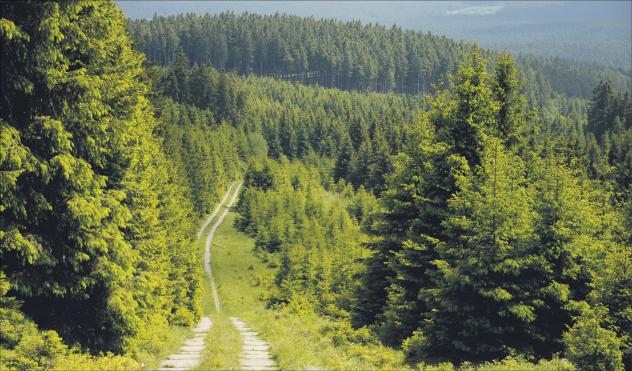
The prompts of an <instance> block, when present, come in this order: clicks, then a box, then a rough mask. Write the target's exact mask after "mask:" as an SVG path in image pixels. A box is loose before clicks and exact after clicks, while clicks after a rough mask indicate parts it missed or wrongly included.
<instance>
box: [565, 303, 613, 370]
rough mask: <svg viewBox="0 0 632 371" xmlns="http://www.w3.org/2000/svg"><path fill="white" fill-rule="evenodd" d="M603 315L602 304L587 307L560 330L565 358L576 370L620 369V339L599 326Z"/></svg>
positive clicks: (604, 311) (604, 312)
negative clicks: (588, 308)
mask: <svg viewBox="0 0 632 371" xmlns="http://www.w3.org/2000/svg"><path fill="white" fill-rule="evenodd" d="M605 315H606V310H605V308H603V307H598V308H594V309H591V310H588V311H586V312H584V313H583V314H582V315H581V316H580V317H578V318H577V320H576V322H575V324H574V325H573V327H571V328H570V329H569V330H568V331H567V332H566V333H564V344H565V346H566V357H567V358H568V359H569V360H570V361H571V362H573V364H575V365H576V366H577V367H578V368H579V369H580V370H595V371H596V370H600V371H601V370H603V371H607V370H623V361H622V356H623V354H622V352H621V340H620V339H619V338H618V337H617V334H616V333H615V332H614V331H611V330H609V329H606V328H604V327H602V325H601V322H600V320H599V319H600V318H604V317H605Z"/></svg>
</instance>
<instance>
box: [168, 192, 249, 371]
mask: <svg viewBox="0 0 632 371" xmlns="http://www.w3.org/2000/svg"><path fill="white" fill-rule="evenodd" d="M233 186H234V184H231V185H230V186H229V187H228V190H227V191H226V194H225V195H224V197H223V198H222V200H221V201H220V203H219V204H218V205H217V207H216V208H215V210H214V211H213V213H212V214H211V215H210V216H209V217H208V219H207V220H206V222H204V224H203V225H202V227H201V228H200V231H199V232H198V239H199V238H200V236H201V235H202V233H203V232H204V230H205V229H206V227H207V226H208V225H209V224H210V223H211V221H213V219H214V218H215V216H217V213H218V212H219V210H221V208H222V205H224V203H226V200H227V199H228V196H229V195H230V191H231V190H232V189H233ZM240 186H241V184H240ZM237 191H239V188H237ZM234 199H235V196H233V199H232V200H231V204H232V202H234ZM224 216H225V215H223V216H222V220H223V217H224ZM220 223H221V221H220ZM216 229H217V228H216V227H214V229H213V230H212V231H211V233H215V230H216ZM207 246H208V241H207ZM207 249H208V247H207ZM208 259H209V260H210V256H209V258H208ZM205 260H206V257H205ZM212 325H213V323H212V322H211V319H210V318H209V317H202V318H201V319H200V322H198V324H197V327H195V328H194V329H193V333H194V336H193V338H189V339H186V340H185V341H184V344H183V345H182V346H180V349H179V351H178V353H175V354H172V355H170V356H169V358H167V359H165V360H163V361H161V362H160V366H159V367H160V368H158V370H161V371H175V370H190V369H193V368H196V367H198V365H199V364H200V360H201V359H202V352H203V351H204V349H206V336H207V335H208V332H209V331H210V329H211V326H212Z"/></svg>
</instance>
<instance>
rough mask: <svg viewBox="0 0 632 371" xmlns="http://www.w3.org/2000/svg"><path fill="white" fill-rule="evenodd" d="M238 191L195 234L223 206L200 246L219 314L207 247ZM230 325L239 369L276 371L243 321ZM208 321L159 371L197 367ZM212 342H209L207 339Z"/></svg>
mask: <svg viewBox="0 0 632 371" xmlns="http://www.w3.org/2000/svg"><path fill="white" fill-rule="evenodd" d="M233 188H235V190H234V192H233V196H232V197H231V198H230V201H229V202H228V204H226V200H227V199H228V197H229V195H230V193H231V191H232V190H233ZM240 189H241V183H239V184H237V186H236V187H234V185H231V186H230V187H229V188H228V191H227V192H226V194H225V195H224V197H223V198H222V200H221V202H220V203H219V205H217V207H216V208H215V210H214V211H213V213H212V214H211V215H210V216H209V218H208V219H207V220H206V221H205V222H204V224H203V225H202V228H200V231H199V232H198V238H200V237H201V236H202V234H203V233H204V230H205V229H206V228H207V227H208V226H209V225H210V224H211V222H212V221H213V219H215V217H216V216H217V214H218V213H219V212H220V210H221V209H222V206H224V211H223V212H222V213H221V215H220V216H219V218H217V219H216V221H215V224H213V226H212V227H211V230H210V231H209V233H208V235H207V236H206V241H205V244H204V270H205V271H206V273H207V274H208V276H209V279H210V281H211V288H212V291H213V302H214V304H215V310H216V311H217V312H219V311H220V310H221V306H220V301H219V296H218V294H217V286H216V284H215V278H214V276H213V270H212V268H211V244H212V242H213V237H214V236H215V233H216V232H217V229H218V228H219V226H220V225H221V224H222V222H223V221H224V218H226V215H228V212H229V211H230V208H231V207H232V206H233V204H234V203H235V201H236V200H237V196H238V195H239V190H240ZM230 320H231V322H232V323H233V325H234V326H235V328H237V331H239V333H240V334H241V336H242V339H243V346H242V353H241V358H240V366H241V368H242V369H243V370H276V369H278V366H277V364H276V362H275V361H274V360H273V359H272V357H271V356H270V353H269V349H270V347H269V346H268V344H267V343H265V342H264V341H263V340H261V339H259V338H258V337H257V333H256V332H254V331H252V329H250V328H249V327H248V326H247V325H246V323H245V322H243V321H242V320H240V319H239V318H237V317H230ZM211 325H212V322H211V320H210V318H208V317H202V319H201V320H200V322H199V323H198V326H197V327H196V328H194V329H193V332H194V333H195V336H194V337H193V338H192V339H187V340H185V342H184V345H182V346H181V347H180V350H179V352H178V353H176V354H172V355H171V356H169V358H168V359H166V360H164V361H162V362H160V367H161V368H160V369H159V370H165V371H167V370H171V371H174V370H189V369H194V368H196V367H198V365H199V364H200V360H201V358H202V353H203V352H204V349H206V335H207V334H208V332H209V330H210V328H211ZM211 341H212V340H211Z"/></svg>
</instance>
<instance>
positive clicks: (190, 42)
mask: <svg viewBox="0 0 632 371" xmlns="http://www.w3.org/2000/svg"><path fill="white" fill-rule="evenodd" d="M129 29H130V33H131V36H132V38H133V39H134V40H135V41H136V43H137V47H138V48H139V49H140V50H141V51H143V52H144V53H145V54H146V55H147V56H148V57H149V59H150V60H153V61H154V62H156V63H158V64H160V65H168V64H170V63H171V62H172V61H173V60H175V58H176V56H177V55H178V52H179V50H180V49H182V50H183V51H184V53H185V54H186V56H187V57H188V60H189V61H190V63H191V64H202V65H206V64H208V65H212V66H214V67H215V68H218V69H220V70H228V71H235V72H237V73H239V74H242V75H249V74H256V75H265V76H273V77H276V78H281V79H286V80H292V81H299V82H302V83H307V84H312V83H315V84H319V85H322V86H327V87H337V88H340V89H345V90H364V91H392V92H405V93H413V94H415V93H419V92H432V91H434V86H435V85H436V84H441V83H444V82H445V80H446V76H447V75H448V74H449V73H451V72H453V71H454V69H455V66H456V65H457V64H458V61H459V60H460V59H461V58H462V57H463V55H464V54H465V53H466V52H467V51H468V50H469V49H470V48H471V47H472V44H469V43H466V42H462V41H461V42H459V41H455V40H452V39H449V38H447V37H442V36H436V35H433V34H430V33H422V32H416V31H406V30H403V29H401V28H398V27H395V26H393V27H385V26H381V25H376V24H368V25H367V24H362V23H361V22H359V21H354V22H342V21H334V20H326V19H320V20H317V19H315V18H313V17H310V18H305V17H298V16H290V15H282V14H275V15H258V14H251V13H244V14H242V15H236V14H235V13H232V12H228V13H221V14H219V15H210V14H206V15H203V16H202V15H196V14H193V13H189V14H186V15H177V16H169V17H161V16H158V17H155V18H153V19H151V20H146V19H141V20H132V21H130V22H129ZM519 62H520V64H521V66H522V70H523V73H524V74H525V76H524V77H525V78H526V80H527V81H529V84H528V85H527V86H526V89H527V94H528V96H529V98H530V100H531V101H532V102H533V101H535V100H538V101H542V99H538V98H545V99H546V98H547V97H550V96H551V94H554V93H562V94H564V95H567V96H574V97H583V98H587V97H589V96H590V95H591V93H592V90H593V88H594V87H595V86H596V85H597V84H598V83H599V81H600V80H611V81H612V82H613V85H614V86H615V87H617V88H618V89H627V90H629V89H630V84H631V83H630V81H631V79H630V77H629V74H627V73H625V72H623V71H621V70H616V69H610V68H607V67H603V66H597V65H591V64H585V63H577V62H572V61H568V60H563V59H559V58H544V57H533V56H525V57H522V58H519Z"/></svg>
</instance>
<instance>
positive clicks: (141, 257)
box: [0, 1, 197, 352]
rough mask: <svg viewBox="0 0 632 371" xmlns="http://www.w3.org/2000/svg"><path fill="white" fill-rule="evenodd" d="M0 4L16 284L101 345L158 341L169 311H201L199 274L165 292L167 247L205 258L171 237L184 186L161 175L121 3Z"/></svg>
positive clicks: (5, 208) (7, 233) (31, 308)
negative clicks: (178, 291) (176, 198)
mask: <svg viewBox="0 0 632 371" xmlns="http://www.w3.org/2000/svg"><path fill="white" fill-rule="evenodd" d="M0 6H1V9H2V17H3V18H2V20H0V21H1V22H2V33H1V37H2V43H3V48H2V61H3V68H2V75H1V81H2V100H1V108H0V111H1V115H2V116H1V121H0V127H1V129H2V133H1V135H0V138H2V144H3V151H2V152H3V153H4V152H5V151H4V148H5V147H4V145H5V144H6V145H7V146H8V147H7V148H11V150H10V151H9V152H8V154H7V155H3V157H2V158H1V161H2V166H3V170H4V167H5V166H7V167H8V170H9V171H8V172H4V171H3V172H2V173H1V175H0V177H1V180H0V184H2V189H1V192H2V197H1V199H2V207H1V208H0V257H1V259H2V261H3V268H2V269H3V271H4V273H6V276H7V279H8V280H9V282H10V283H11V287H12V288H13V289H12V290H11V292H10V295H13V296H15V297H17V298H18V299H20V300H22V301H23V302H24V305H23V307H22V308H23V310H24V311H25V312H26V313H27V314H28V315H29V316H30V317H31V318H33V319H34V320H35V321H36V322H37V323H39V324H41V325H42V326H44V327H47V328H53V329H56V330H58V331H59V332H60V334H61V335H62V337H64V338H65V340H66V341H68V342H79V343H81V344H82V345H84V346H86V347H88V348H91V349H92V350H94V351H95V352H96V351H100V350H114V351H129V352H135V351H137V350H138V349H139V348H140V347H141V344H142V343H144V344H147V343H152V344H155V345H160V343H161V342H163V341H164V339H163V338H161V334H163V331H164V330H165V329H166V326H167V324H168V322H167V321H168V320H169V312H170V311H177V310H178V309H179V308H180V306H182V308H185V309H186V308H188V309H186V310H190V312H189V313H190V314H189V315H187V317H188V318H189V320H188V321H186V322H190V320H192V319H194V317H195V316H196V314H197V309H196V308H195V307H196V304H195V300H196V296H197V293H196V292H195V291H196V290H197V288H196V287H195V286H193V287H192V291H189V292H188V293H187V294H186V297H185V298H183V299H182V300H181V301H180V303H178V304H175V303H171V302H170V298H172V295H173V292H172V291H171V289H170V287H169V285H167V279H168V276H169V274H170V270H171V269H172V268H173V267H172V266H171V265H170V264H171V257H172V256H173V252H170V251H168V250H167V245H169V244H170V248H173V247H175V246H177V249H178V250H179V251H180V252H179V253H178V254H176V255H179V254H182V255H183V256H184V255H187V254H189V255H188V256H189V258H188V261H187V263H186V264H185V267H186V269H189V268H190V267H192V266H197V262H196V261H195V260H196V258H195V256H191V255H190V253H191V251H195V249H194V246H193V244H192V243H191V241H190V240H187V239H186V238H181V237H177V238H176V237H173V238H167V237H165V229H164V228H165V223H166V222H165V221H166V219H167V214H169V213H172V212H181V210H179V209H178V208H179V207H181V206H180V205H177V204H173V203H169V202H168V201H167V199H168V198H170V197H173V192H176V193H177V192H181V191H182V190H181V189H179V188H177V187H176V188H169V187H168V186H167V183H168V182H169V181H171V179H170V176H171V175H170V174H169V173H168V172H167V165H166V161H165V159H164V156H163V154H162V152H161V150H160V147H159V144H158V141H157V140H156V139H155V138H154V137H153V129H154V127H155V121H154V119H153V116H152V111H151V107H150V105H149V104H148V101H147V100H146V98H145V96H144V95H145V94H146V93H147V87H146V85H145V84H144V83H143V82H142V77H141V74H142V72H143V69H142V58H141V56H140V54H138V53H136V52H134V51H133V50H132V45H131V41H130V40H129V39H128V37H127V35H126V31H125V20H124V18H123V15H122V13H121V12H120V11H119V10H117V9H116V6H115V5H114V4H113V3H110V2H100V1H96V2H90V1H86V2H81V3H73V2H70V3H53V2H51V3H2V5H0ZM163 206H164V208H163V209H161V207H163ZM170 220H172V222H171V224H170V226H171V227H173V226H174V225H173V219H170ZM177 227H178V228H182V231H187V232H188V231H190V225H189V226H186V222H185V221H180V222H179V223H178V224H177ZM192 259H193V260H192ZM172 272H173V273H175V274H176V275H178V276H180V275H179V273H176V271H172ZM179 278H184V277H179ZM189 278H190V277H189Z"/></svg>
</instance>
